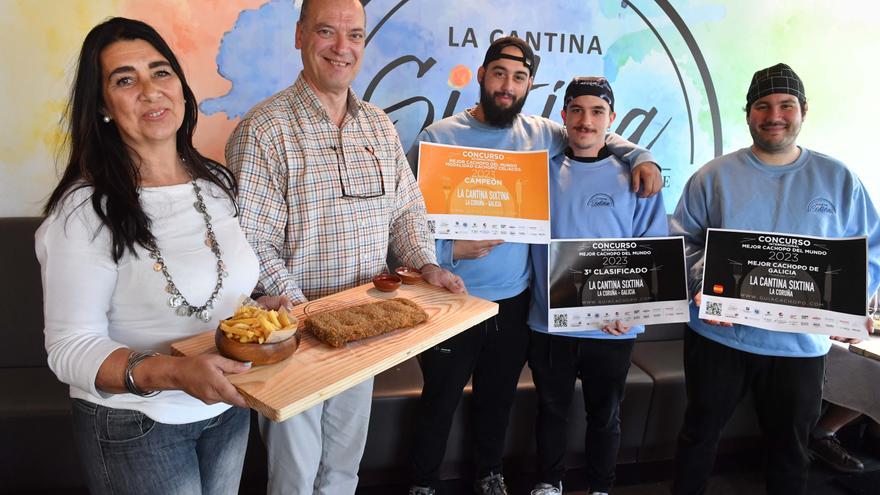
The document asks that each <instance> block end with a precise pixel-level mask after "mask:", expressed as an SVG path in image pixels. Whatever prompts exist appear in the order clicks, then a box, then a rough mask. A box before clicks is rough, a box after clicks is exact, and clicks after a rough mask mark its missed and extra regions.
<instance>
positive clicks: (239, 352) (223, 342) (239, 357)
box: [214, 328, 300, 365]
mask: <svg viewBox="0 0 880 495" xmlns="http://www.w3.org/2000/svg"><path fill="white" fill-rule="evenodd" d="M299 340H300V336H299V332H296V333H295V334H293V336H292V337H290V338H289V339H287V340H282V341H281V342H276V343H274V344H257V343H256V342H252V343H247V344H242V343H241V342H239V341H237V340H232V339H230V338H228V337H227V336H226V334H224V333H223V331H222V330H220V329H219V328H218V329H217V331H216V332H215V333H214V344H216V345H217V350H218V351H220V355H221V356H223V357H227V358H229V359H235V360H236V361H242V362H247V361H250V362H251V363H252V364H254V365H260V364H273V363H277V362H278V361H283V360H285V359H287V358H289V357H290V356H291V355H292V354H293V352H294V351H295V350H296V348H297V347H299Z"/></svg>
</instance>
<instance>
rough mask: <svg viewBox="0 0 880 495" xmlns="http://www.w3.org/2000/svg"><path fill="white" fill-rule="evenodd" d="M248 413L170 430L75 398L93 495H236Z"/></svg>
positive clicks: (77, 435) (233, 412)
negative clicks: (160, 494) (158, 494)
mask: <svg viewBox="0 0 880 495" xmlns="http://www.w3.org/2000/svg"><path fill="white" fill-rule="evenodd" d="M249 425H250V411H249V410H247V409H239V408H237V407H233V408H231V409H229V410H228V411H226V412H224V413H223V414H221V415H219V416H216V417H214V418H211V419H207V420H204V421H197V422H195V423H187V424H182V425H168V424H164V423H159V422H156V421H153V420H152V419H150V418H149V417H148V416H146V415H145V414H143V413H141V412H138V411H131V410H127V409H113V408H109V407H104V406H99V405H97V404H93V403H91V402H87V401H83V400H79V399H73V435H74V439H75V441H76V446H77V450H78V453H79V456H80V459H81V463H82V466H83V469H84V472H85V475H86V482H87V484H88V487H89V491H90V492H91V493H92V495H102V494H129V493H131V494H140V493H142V494H157V493H162V494H168V495H172V494H180V495H183V494H200V493H201V494H235V493H238V484H239V481H240V480H241V469H242V465H243V464H244V453H245V449H246V448H247V440H248V429H249Z"/></svg>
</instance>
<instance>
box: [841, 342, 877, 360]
mask: <svg viewBox="0 0 880 495" xmlns="http://www.w3.org/2000/svg"><path fill="white" fill-rule="evenodd" d="M849 350H850V351H851V352H854V353H856V354H859V355H862V356H865V357H866V358H869V359H873V360H875V361H880V337H870V338H868V339H867V340H863V341H861V342H859V343H858V344H850V345H849Z"/></svg>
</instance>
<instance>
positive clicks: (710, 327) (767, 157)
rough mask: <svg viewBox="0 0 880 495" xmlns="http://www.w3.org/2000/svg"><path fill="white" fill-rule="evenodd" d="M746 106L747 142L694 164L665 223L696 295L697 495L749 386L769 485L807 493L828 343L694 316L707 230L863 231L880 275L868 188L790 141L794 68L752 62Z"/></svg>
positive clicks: (688, 453)
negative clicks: (682, 253) (680, 244)
mask: <svg viewBox="0 0 880 495" xmlns="http://www.w3.org/2000/svg"><path fill="white" fill-rule="evenodd" d="M745 110H746V122H747V123H748V126H749V132H750V133H751V135H752V141H753V143H752V145H751V146H750V147H748V148H743V149H740V150H737V151H734V152H733V153H729V154H727V155H724V156H721V157H719V158H716V159H714V160H712V161H710V162H709V163H707V164H706V165H704V166H703V167H702V168H701V169H700V170H698V171H697V172H696V173H695V174H694V175H693V176H692V177H691V178H690V179H689V180H688V182H687V184H686V185H685V188H684V191H683V192H682V196H681V199H680V200H679V203H678V206H677V207H676V209H675V213H673V215H672V219H671V223H670V234H671V235H682V236H684V239H685V250H686V255H687V265H688V268H689V276H688V278H689V286H690V291H691V292H690V293H691V294H693V295H694V301H693V304H691V319H690V323H689V324H688V329H687V330H686V333H685V338H684V367H685V377H686V384H687V398H688V403H687V409H686V411H685V418H684V424H683V426H682V429H681V432H680V433H679V437H678V449H677V452H676V469H675V481H674V485H673V492H674V493H675V494H677V495H685V494H688V495H690V494H702V493H705V491H706V481H707V480H708V478H709V475H710V474H711V471H712V465H713V463H714V461H715V452H716V447H717V445H718V438H719V436H720V434H721V430H722V429H723V428H724V425H725V423H727V420H728V419H729V418H730V416H731V415H732V414H733V411H734V409H735V408H736V406H737V405H738V404H739V402H740V401H741V400H742V398H743V397H744V396H745V395H746V394H747V393H752V395H753V397H754V401H755V408H756V410H757V413H758V418H759V421H760V424H761V428H762V430H763V432H764V435H765V436H766V437H767V442H766V446H767V465H766V470H765V473H766V474H765V479H766V484H767V493H768V494H770V495H774V494H780V495H781V494H785V495H798V494H803V493H805V492H806V484H807V474H808V469H807V468H808V465H809V457H808V454H807V444H808V441H809V438H810V430H811V429H812V427H813V425H814V424H815V423H816V420H817V419H818V417H819V409H820V406H821V401H822V383H823V378H824V374H825V354H826V353H827V352H828V350H829V348H830V347H831V342H830V341H829V339H828V337H825V336H823V335H811V334H799V333H785V332H773V331H769V330H764V329H761V328H756V327H751V326H746V325H733V324H730V323H719V322H717V321H704V320H700V319H699V316H698V315H699V306H700V300H701V297H702V287H701V286H700V284H701V278H702V272H703V248H704V245H705V239H706V230H707V229H708V228H711V227H715V228H725V229H738V230H753V231H764V232H781V233H790V234H800V235H810V236H820V237H854V236H867V237H868V249H869V252H868V275H869V280H870V283H869V286H868V293H869V294H873V293H874V292H876V290H877V286H878V284H880V220H878V217H877V212H876V210H875V209H874V206H873V204H872V203H871V200H870V198H869V197H868V193H867V191H866V190H865V187H864V186H863V185H862V183H861V181H859V179H858V177H856V175H855V174H853V173H852V172H851V171H850V170H848V169H847V168H846V167H845V166H844V165H843V164H842V163H840V162H839V161H837V160H834V159H833V158H830V157H828V156H826V155H823V154H821V153H817V152H815V151H811V150H809V149H807V148H804V147H801V146H798V145H797V144H796V140H797V136H798V133H799V132H800V129H801V124H802V123H803V120H804V117H805V116H806V114H807V99H806V94H805V92H804V86H803V83H802V82H801V79H800V78H799V77H798V75H797V74H795V72H794V71H793V70H792V69H791V68H790V67H789V66H787V65H785V64H777V65H774V66H772V67H768V68H766V69H762V70H759V71H757V72H755V74H754V76H753V77H752V81H751V84H750V86H749V90H748V93H747V95H746V108H745ZM865 300H866V301H867V294H866V299H865ZM832 338H835V339H837V340H846V339H840V338H836V337H832Z"/></svg>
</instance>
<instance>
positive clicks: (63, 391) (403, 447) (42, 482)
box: [0, 218, 758, 493]
mask: <svg viewBox="0 0 880 495" xmlns="http://www.w3.org/2000/svg"><path fill="white" fill-rule="evenodd" d="M40 222H41V219H40V218H0V240H2V242H0V263H2V268H3V269H2V274H3V283H2V285H0V315H2V316H0V332H2V344H0V443H2V447H0V480H2V483H0V493H16V492H21V491H25V490H28V491H30V490H42V491H50V492H55V491H63V490H71V489H73V488H77V487H80V488H81V487H82V486H83V478H82V475H81V474H80V472H79V466H78V465H77V462H78V461H77V457H76V454H75V451H74V448H73V441H72V438H71V428H70V402H69V398H68V394H67V386H66V385H63V384H61V383H59V382H58V380H57V379H56V378H55V376H54V375H53V374H52V372H51V371H50V370H49V368H48V366H47V363H46V351H45V349H44V346H43V308H42V301H43V298H42V291H41V287H40V267H39V264H38V263H37V260H36V256H35V254H34V232H35V231H36V229H37V227H38V226H39V223H40ZM683 328H684V327H683V325H657V326H653V327H649V329H648V331H647V332H646V333H645V334H644V335H642V336H640V337H639V339H638V341H637V343H636V346H635V350H634V352H633V366H632V367H631V369H630V372H629V376H628V377H627V388H626V399H625V400H624V403H623V408H622V411H621V420H622V429H623V432H622V442H621V443H622V445H621V450H620V455H619V457H618V462H619V463H620V464H629V465H636V464H638V463H646V462H655V461H666V460H669V459H671V458H672V456H673V453H674V447H675V436H676V434H677V432H678V429H679V427H680V426H681V420H682V417H683V413H684V406H685V392H684V372H683V370H682V340H681V339H682V332H683ZM421 384H422V379H421V373H420V372H419V366H418V363H417V362H416V360H415V359H410V360H408V361H405V362H403V363H401V364H400V365H398V366H396V367H394V368H392V369H390V370H388V371H386V372H384V373H382V374H380V375H378V376H377V377H376V382H375V387H374V392H373V413H372V416H371V418H370V430H369V436H368V438H367V446H366V451H365V453H364V458H363V461H362V463H361V479H362V484H363V485H376V484H384V483H390V482H402V481H403V480H405V479H406V468H407V462H408V449H409V438H410V437H411V435H410V431H409V428H410V427H411V425H412V418H413V416H414V414H415V410H416V403H417V400H418V396H419V392H420V390H421ZM578 387H580V385H579V384H578ZM469 391H470V389H469V388H468V390H467V391H466V394H465V397H464V399H463V400H462V406H461V407H459V410H458V411H457V413H456V417H455V420H454V422H453V426H452V432H451V434H450V438H449V447H448V450H447V455H446V462H445V464H444V466H443V469H442V476H443V477H444V478H456V477H460V476H466V475H467V474H468V472H469V471H468V470H469V467H468V466H469V461H470V460H471V458H472V454H471V449H470V447H469V445H468V442H467V439H468V438H469V436H470V426H469V424H468V421H467V417H468V410H469V408H470V396H469ZM573 402H574V403H573V404H572V409H571V413H570V416H569V428H570V437H569V438H570V439H571V441H570V442H569V466H570V467H573V468H576V467H579V466H582V465H583V454H582V452H580V451H581V448H582V447H581V445H582V440H581V439H583V438H584V429H585V425H584V420H583V399H582V397H581V394H580V389H579V388H578V390H576V391H575V400H574V401H573ZM535 403H536V397H535V388H534V385H533V384H532V380H531V373H530V372H529V369H528V367H526V368H524V369H523V372H522V375H521V377H520V382H519V387H518V393H517V397H516V402H515V405H514V409H513V411H512V413H511V419H510V428H509V430H508V436H507V451H506V456H507V462H508V464H509V465H511V466H516V467H517V468H521V469H523V470H524V471H531V470H533V469H534V468H533V460H534V449H535V440H534V414H535ZM748 405H749V404H748V403H744V405H743V406H741V407H740V409H739V410H737V412H736V414H735V415H734V418H733V419H732V420H731V422H730V424H729V425H728V427H727V429H726V430H725V433H724V443H723V444H722V451H725V450H730V449H732V448H737V447H740V446H742V445H744V444H749V443H750V442H751V440H752V439H753V438H754V437H755V436H756V434H757V432H758V427H757V421H756V419H755V417H754V414H753V413H752V412H751V408H750V407H748ZM252 425H253V426H254V428H253V429H252V432H251V441H250V443H249V445H248V453H247V458H246V460H245V470H244V478H243V481H242V483H243V487H252V486H259V483H261V482H263V481H264V480H265V476H266V474H265V458H266V455H265V452H263V448H262V443H261V442H260V440H259V435H258V434H257V432H256V427H255V426H256V422H255V421H252Z"/></svg>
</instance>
